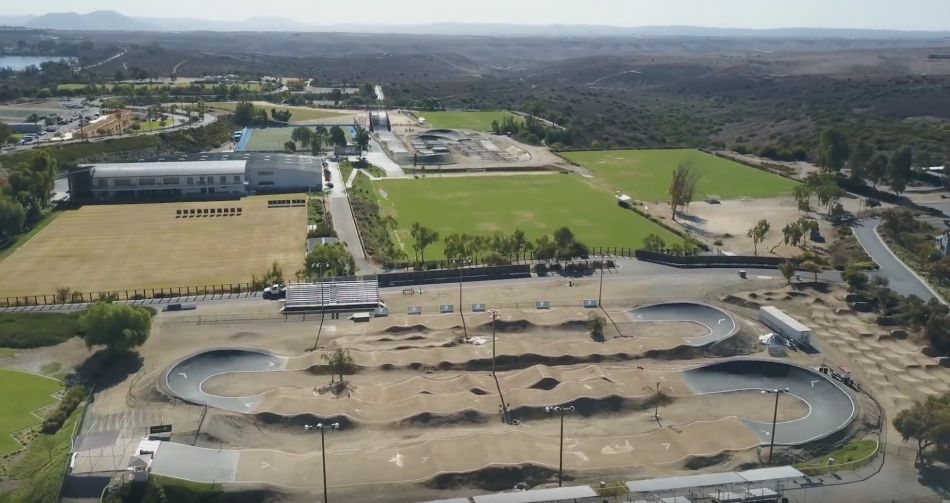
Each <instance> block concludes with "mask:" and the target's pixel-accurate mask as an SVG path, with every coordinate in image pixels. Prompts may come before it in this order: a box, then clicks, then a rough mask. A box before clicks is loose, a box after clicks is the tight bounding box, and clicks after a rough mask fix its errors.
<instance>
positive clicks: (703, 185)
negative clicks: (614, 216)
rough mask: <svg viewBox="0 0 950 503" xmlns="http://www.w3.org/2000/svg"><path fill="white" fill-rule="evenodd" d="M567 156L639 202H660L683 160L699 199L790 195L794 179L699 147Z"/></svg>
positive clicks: (794, 183) (602, 152)
mask: <svg viewBox="0 0 950 503" xmlns="http://www.w3.org/2000/svg"><path fill="white" fill-rule="evenodd" d="M561 155H562V156H564V157H565V158H566V159H568V160H569V161H571V162H574V163H576V164H579V165H581V166H583V167H585V168H587V169H589V170H591V171H593V172H594V173H595V174H596V175H597V177H598V178H601V179H603V180H604V181H605V182H606V183H607V184H609V185H610V189H611V190H615V191H616V190H619V191H622V192H624V193H625V194H627V195H629V196H631V197H633V198H634V199H638V200H641V201H660V202H662V201H664V200H666V197H667V196H666V194H667V189H668V188H669V185H670V179H671V178H672V174H673V171H674V170H675V169H676V167H677V166H678V165H679V164H680V163H683V162H687V163H689V164H691V165H692V166H693V168H694V169H695V170H696V171H697V172H698V173H699V175H700V179H699V183H698V184H697V192H698V194H697V196H696V198H697V199H705V198H706V197H708V196H718V197H719V198H722V199H740V198H743V197H751V198H766V197H779V196H783V195H790V194H791V193H792V190H794V188H795V186H796V185H797V182H795V181H792V180H789V179H787V178H783V177H781V176H778V175H773V174H771V173H766V172H765V171H762V170H758V169H755V168H750V167H748V166H743V165H741V164H739V163H736V162H733V161H730V160H728V159H723V158H721V157H716V156H714V155H710V154H706V153H704V152H700V151H698V150H692V149H678V150H603V151H592V152H565V153H562V154H561Z"/></svg>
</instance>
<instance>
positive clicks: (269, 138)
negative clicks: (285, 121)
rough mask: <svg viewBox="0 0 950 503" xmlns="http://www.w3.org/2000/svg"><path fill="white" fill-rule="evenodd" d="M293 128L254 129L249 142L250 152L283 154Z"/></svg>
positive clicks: (248, 149) (248, 148)
mask: <svg viewBox="0 0 950 503" xmlns="http://www.w3.org/2000/svg"><path fill="white" fill-rule="evenodd" d="M293 131H294V128H292V127H269V128H262V129H256V128H255V129H253V130H252V133H251V139H250V140H248V142H247V148H246V150H247V151H248V152H283V150H284V143H286V142H288V141H290V135H291V133H293ZM298 146H299V145H298Z"/></svg>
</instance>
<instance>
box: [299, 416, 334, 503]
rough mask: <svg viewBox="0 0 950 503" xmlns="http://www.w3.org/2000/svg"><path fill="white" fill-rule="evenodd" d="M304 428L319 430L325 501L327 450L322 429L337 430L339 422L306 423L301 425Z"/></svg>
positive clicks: (325, 496) (324, 498)
mask: <svg viewBox="0 0 950 503" xmlns="http://www.w3.org/2000/svg"><path fill="white" fill-rule="evenodd" d="M303 428H304V429H305V430H307V431H310V430H320V457H321V458H322V459H323V462H322V463H321V464H322V465H323V503H327V450H326V448H325V445H326V438H324V436H323V435H324V434H323V432H324V430H339V429H340V423H330V424H323V423H317V424H316V425H311V424H306V425H304V427H303Z"/></svg>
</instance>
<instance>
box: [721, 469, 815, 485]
mask: <svg viewBox="0 0 950 503" xmlns="http://www.w3.org/2000/svg"><path fill="white" fill-rule="evenodd" d="M737 473H738V474H739V476H740V477H742V478H743V479H745V481H746V482H764V481H767V480H779V479H795V478H798V477H804V476H805V474H804V473H802V472H800V471H798V470H796V469H795V467H793V466H774V467H771V468H757V469H755V470H746V471H744V472H737Z"/></svg>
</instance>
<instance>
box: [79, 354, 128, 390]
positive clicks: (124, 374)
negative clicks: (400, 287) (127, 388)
mask: <svg viewBox="0 0 950 503" xmlns="http://www.w3.org/2000/svg"><path fill="white" fill-rule="evenodd" d="M142 363H143V359H142V356H141V355H139V354H138V353H135V352H132V351H121V352H113V351H108V350H105V349H101V350H99V351H96V352H95V353H94V354H93V355H92V356H90V357H89V358H86V361H84V362H82V363H81V364H80V365H79V366H78V367H76V374H75V377H76V378H77V379H78V380H79V381H80V382H83V383H85V384H89V385H94V386H95V389H96V391H101V390H103V389H108V388H111V387H113V386H115V385H116V384H119V383H120V382H122V381H124V380H125V379H126V378H128V377H129V376H130V375H132V374H134V373H136V372H138V371H139V369H141V368H142Z"/></svg>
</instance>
